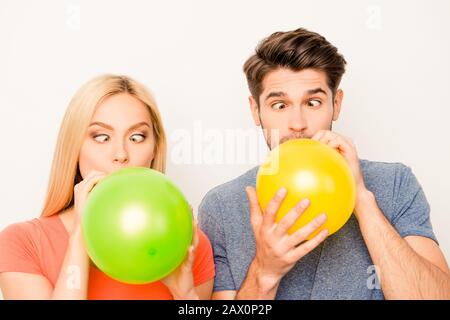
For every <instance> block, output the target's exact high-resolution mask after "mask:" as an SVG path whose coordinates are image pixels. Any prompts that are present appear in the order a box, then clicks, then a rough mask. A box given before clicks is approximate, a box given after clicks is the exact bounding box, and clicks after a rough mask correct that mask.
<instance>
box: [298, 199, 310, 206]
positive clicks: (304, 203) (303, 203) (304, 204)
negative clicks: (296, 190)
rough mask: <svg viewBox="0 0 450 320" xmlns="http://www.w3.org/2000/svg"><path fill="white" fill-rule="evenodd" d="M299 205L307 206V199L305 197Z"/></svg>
mask: <svg viewBox="0 0 450 320" xmlns="http://www.w3.org/2000/svg"><path fill="white" fill-rule="evenodd" d="M300 206H302V207H303V208H306V207H307V206H309V199H307V198H305V199H303V200H302V201H300Z"/></svg>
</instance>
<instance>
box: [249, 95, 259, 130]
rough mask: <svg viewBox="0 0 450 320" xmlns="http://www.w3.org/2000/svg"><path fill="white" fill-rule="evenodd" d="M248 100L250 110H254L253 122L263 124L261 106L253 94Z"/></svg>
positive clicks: (257, 124)
mask: <svg viewBox="0 0 450 320" xmlns="http://www.w3.org/2000/svg"><path fill="white" fill-rule="evenodd" d="M248 102H249V105H250V111H251V112H252V117H253V122H254V123H255V125H256V126H258V127H259V126H261V121H260V120H259V107H258V103H257V102H256V100H255V98H253V96H250V97H248Z"/></svg>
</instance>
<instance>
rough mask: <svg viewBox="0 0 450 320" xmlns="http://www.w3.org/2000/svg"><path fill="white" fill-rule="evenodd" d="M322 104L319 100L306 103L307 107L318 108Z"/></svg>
mask: <svg viewBox="0 0 450 320" xmlns="http://www.w3.org/2000/svg"><path fill="white" fill-rule="evenodd" d="M321 104H322V102H321V101H320V100H317V99H314V100H309V101H308V107H313V108H314V107H318V106H320V105H321Z"/></svg>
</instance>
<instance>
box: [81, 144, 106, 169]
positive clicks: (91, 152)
mask: <svg viewBox="0 0 450 320" xmlns="http://www.w3.org/2000/svg"><path fill="white" fill-rule="evenodd" d="M104 154H105V152H104V151H102V150H101V149H100V148H98V146H96V145H95V144H94V143H92V142H85V143H84V144H83V146H82V147H81V150H80V157H79V158H78V166H79V168H80V173H81V176H82V177H83V178H84V177H86V176H87V175H88V174H89V172H90V171H92V170H96V171H104V169H103V167H104V165H103V166H102V163H103V164H105V163H106V162H105V159H104V158H105V155H104Z"/></svg>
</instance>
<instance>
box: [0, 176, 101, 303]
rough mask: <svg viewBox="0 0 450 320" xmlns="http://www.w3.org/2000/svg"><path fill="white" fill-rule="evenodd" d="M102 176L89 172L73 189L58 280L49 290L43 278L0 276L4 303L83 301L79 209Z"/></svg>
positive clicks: (85, 267) (85, 261) (85, 268)
mask: <svg viewBox="0 0 450 320" xmlns="http://www.w3.org/2000/svg"><path fill="white" fill-rule="evenodd" d="M103 177H104V175H103V174H102V173H98V172H92V173H91V174H90V175H88V176H87V177H86V179H85V180H83V181H82V182H80V183H79V184H77V185H76V186H75V190H74V193H75V207H74V211H75V212H74V224H73V230H72V231H71V236H70V238H69V244H68V246H67V250H66V254H65V257H64V261H63V264H62V266H61V270H60V273H59V276H58V280H57V282H56V284H55V287H54V288H53V286H52V284H51V283H50V281H49V280H48V279H47V278H46V277H45V276H43V275H38V274H30V273H23V272H4V273H1V274H0V287H1V289H2V293H3V296H4V298H5V299H57V300H64V299H73V300H78V299H87V288H88V278H89V261H90V260H89V257H88V255H87V253H86V250H85V247H84V243H83V237H82V232H81V224H80V221H81V214H82V212H83V210H82V208H83V205H84V202H85V200H86V197H87V195H88V193H89V192H90V191H91V190H92V188H93V187H94V186H95V184H96V183H97V182H98V181H100V179H101V178H103Z"/></svg>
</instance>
